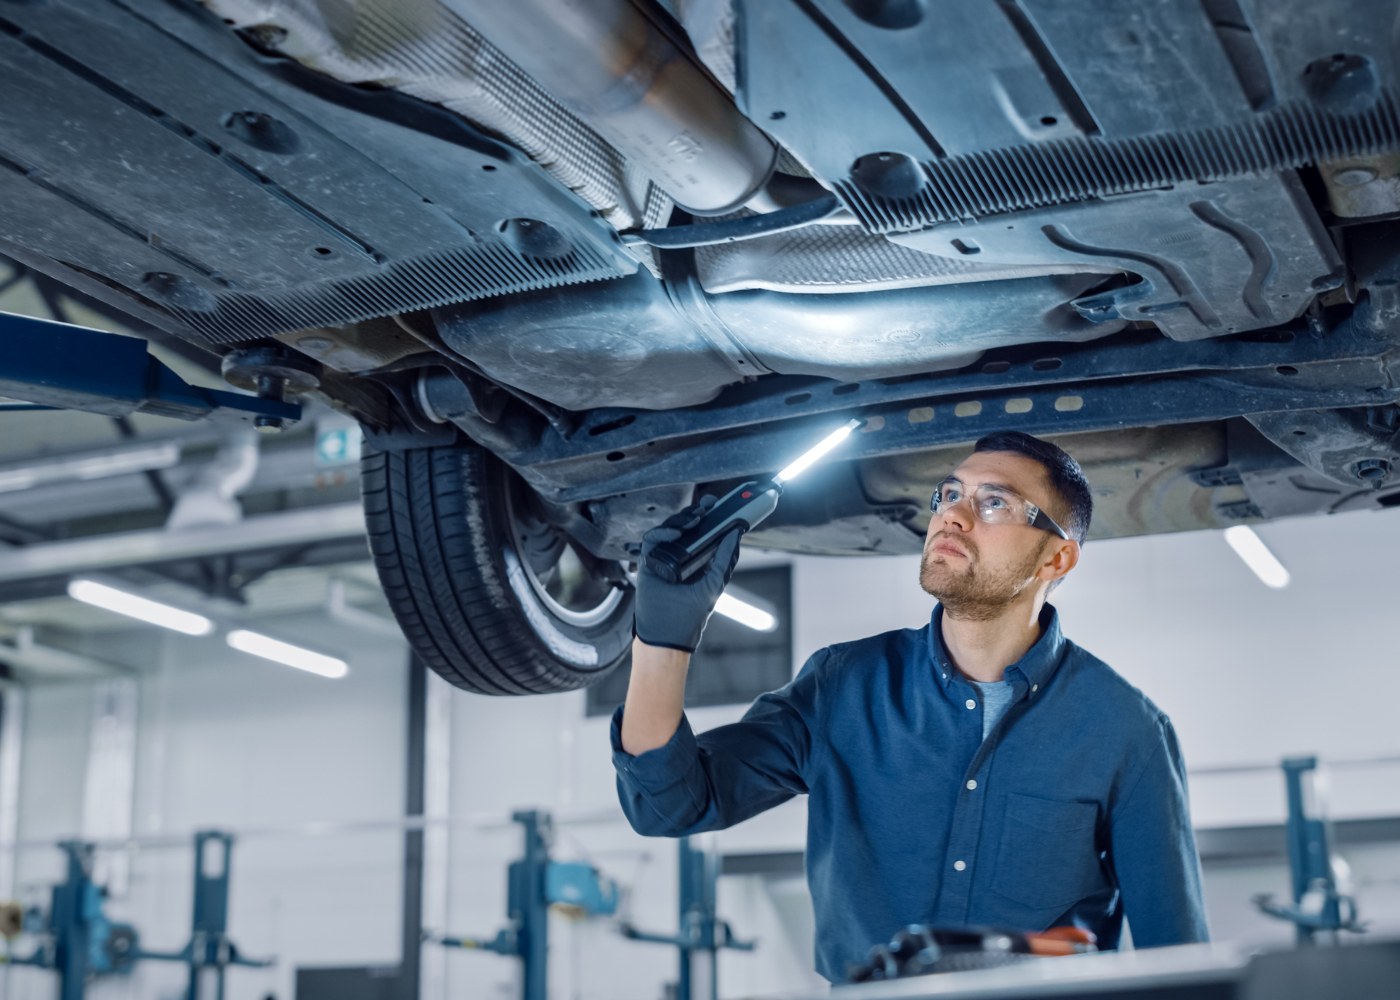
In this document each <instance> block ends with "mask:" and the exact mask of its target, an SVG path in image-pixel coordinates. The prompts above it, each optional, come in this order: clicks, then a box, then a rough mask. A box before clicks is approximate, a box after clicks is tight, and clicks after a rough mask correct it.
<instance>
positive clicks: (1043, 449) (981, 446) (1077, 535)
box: [972, 431, 1094, 544]
mask: <svg viewBox="0 0 1400 1000" xmlns="http://www.w3.org/2000/svg"><path fill="white" fill-rule="evenodd" d="M972 450H973V452H974V453H976V452H979V451H1009V452H1012V453H1014V454H1017V455H1024V456H1026V457H1027V458H1029V459H1031V460H1032V461H1033V462H1038V463H1040V465H1041V467H1042V468H1044V469H1045V474H1046V476H1047V477H1048V478H1049V480H1050V488H1051V489H1052V490H1054V491H1055V493H1057V494H1058V495H1059V498H1060V500H1062V501H1063V502H1064V505H1065V509H1066V510H1067V511H1068V514H1069V516H1068V517H1067V518H1066V520H1065V523H1064V525H1062V527H1063V528H1064V529H1065V530H1066V531H1068V532H1069V533H1070V536H1071V537H1073V538H1074V540H1075V541H1077V542H1079V543H1081V544H1083V542H1084V537H1085V536H1086V535H1088V534H1089V520H1090V518H1092V517H1093V516H1094V495H1093V494H1092V493H1091V492H1090V491H1089V481H1088V480H1087V479H1085V478H1084V470H1083V469H1081V468H1080V467H1079V463H1078V462H1076V461H1075V460H1074V459H1073V458H1071V457H1070V456H1069V454H1068V453H1066V452H1065V450H1064V449H1063V448H1061V447H1059V446H1058V445H1054V444H1051V443H1050V442H1049V441H1042V440H1041V439H1040V438H1035V437H1031V436H1030V435H1029V434H1024V433H1022V432H1021V431H998V432H997V433H995V434H988V435H987V436H986V437H984V438H979V439H978V441H977V443H976V444H975V445H973V446H972Z"/></svg>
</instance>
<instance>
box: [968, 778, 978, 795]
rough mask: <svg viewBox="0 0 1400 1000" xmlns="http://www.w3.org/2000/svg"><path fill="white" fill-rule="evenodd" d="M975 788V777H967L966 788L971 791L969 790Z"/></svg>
mask: <svg viewBox="0 0 1400 1000" xmlns="http://www.w3.org/2000/svg"><path fill="white" fill-rule="evenodd" d="M976 788H977V779H976V778H969V779H968V782H967V790H968V791H969V792H971V791H974V790H975V789H976Z"/></svg>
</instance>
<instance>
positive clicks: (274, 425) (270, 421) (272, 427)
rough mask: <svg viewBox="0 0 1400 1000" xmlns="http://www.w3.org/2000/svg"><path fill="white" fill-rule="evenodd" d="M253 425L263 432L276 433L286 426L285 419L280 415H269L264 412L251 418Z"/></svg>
mask: <svg viewBox="0 0 1400 1000" xmlns="http://www.w3.org/2000/svg"><path fill="white" fill-rule="evenodd" d="M253 426H254V427H255V428H257V430H258V431H259V432H260V433H263V434H277V433H280V432H281V431H282V429H283V428H284V427H286V421H284V420H283V419H282V418H281V417H269V416H267V415H266V414H263V415H261V416H257V417H254V418H253Z"/></svg>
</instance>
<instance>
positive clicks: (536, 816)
mask: <svg viewBox="0 0 1400 1000" xmlns="http://www.w3.org/2000/svg"><path fill="white" fill-rule="evenodd" d="M511 819H512V820H514V821H515V822H516V823H519V824H520V826H521V829H522V832H523V834H524V852H523V853H522V854H521V856H520V858H519V859H518V860H516V861H513V862H511V865H510V870H509V873H508V875H507V901H506V907H507V910H508V912H509V915H510V923H509V925H507V926H506V927H505V928H504V929H502V930H500V931H498V932H497V933H496V936H495V937H493V938H476V937H442V936H436V935H425V937H427V939H428V940H431V941H435V942H437V943H438V944H440V945H443V946H444V947H447V948H471V949H477V950H481V951H492V952H495V953H496V954H498V955H509V956H512V957H514V958H518V959H520V961H521V964H522V976H521V979H522V989H521V996H522V998H523V1000H545V998H546V995H547V990H548V974H549V969H548V957H549V911H550V909H551V908H553V907H556V906H559V907H565V908H567V909H568V910H570V911H571V912H574V913H578V914H581V915H584V916H599V917H604V916H610V915H612V914H613V913H616V912H617V898H618V888H617V883H616V882H614V881H613V880H612V879H610V878H606V877H604V876H603V875H602V873H600V872H599V871H598V869H597V868H594V867H593V866H592V865H590V864H586V863H583V862H578V861H555V860H554V859H552V858H551V857H550V855H549V851H550V845H551V841H552V839H553V826H554V825H553V822H552V821H551V819H550V816H549V814H548V813H544V812H539V811H536V810H527V811H522V812H517V813H514V814H512V815H511Z"/></svg>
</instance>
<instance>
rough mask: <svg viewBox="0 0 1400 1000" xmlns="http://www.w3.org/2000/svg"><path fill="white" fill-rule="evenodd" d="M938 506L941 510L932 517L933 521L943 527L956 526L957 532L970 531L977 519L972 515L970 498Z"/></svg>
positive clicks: (960, 498) (962, 498) (966, 497)
mask: <svg viewBox="0 0 1400 1000" xmlns="http://www.w3.org/2000/svg"><path fill="white" fill-rule="evenodd" d="M940 506H941V507H942V508H943V509H942V510H941V511H939V512H938V513H937V514H935V515H934V520H941V521H942V522H943V523H944V524H945V525H947V524H952V525H956V526H957V528H958V530H959V531H964V532H966V531H971V530H972V524H973V522H974V521H976V520H977V518H976V517H975V516H974V515H973V513H972V498H971V497H968V496H963V497H959V498H958V499H957V500H954V501H953V502H952V503H943V504H941V505H940Z"/></svg>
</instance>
